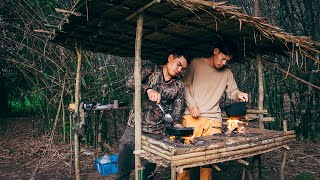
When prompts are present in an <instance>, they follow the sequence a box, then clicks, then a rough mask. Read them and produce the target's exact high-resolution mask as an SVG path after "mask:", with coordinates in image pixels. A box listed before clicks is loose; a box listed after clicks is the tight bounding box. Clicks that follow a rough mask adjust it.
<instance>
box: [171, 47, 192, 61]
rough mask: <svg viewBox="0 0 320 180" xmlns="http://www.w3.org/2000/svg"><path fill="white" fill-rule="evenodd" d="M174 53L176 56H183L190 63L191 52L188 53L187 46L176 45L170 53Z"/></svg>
mask: <svg viewBox="0 0 320 180" xmlns="http://www.w3.org/2000/svg"><path fill="white" fill-rule="evenodd" d="M170 54H172V55H173V57H174V58H180V57H181V56H183V57H184V58H185V59H186V60H187V62H188V63H189V61H190V60H189V54H188V53H187V51H186V49H185V48H181V47H176V48H174V49H173V50H172V51H170V53H169V55H170Z"/></svg>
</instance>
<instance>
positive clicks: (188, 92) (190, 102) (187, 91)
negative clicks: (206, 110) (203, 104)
mask: <svg viewBox="0 0 320 180" xmlns="http://www.w3.org/2000/svg"><path fill="white" fill-rule="evenodd" d="M194 73H195V67H194V64H193V63H192V62H191V64H190V65H189V66H188V68H187V71H186V74H185V76H184V79H183V83H184V85H185V88H184V97H185V100H186V104H187V106H188V107H190V108H191V107H194V106H197V103H196V101H195V100H194V98H193V93H192V84H193V79H194Z"/></svg>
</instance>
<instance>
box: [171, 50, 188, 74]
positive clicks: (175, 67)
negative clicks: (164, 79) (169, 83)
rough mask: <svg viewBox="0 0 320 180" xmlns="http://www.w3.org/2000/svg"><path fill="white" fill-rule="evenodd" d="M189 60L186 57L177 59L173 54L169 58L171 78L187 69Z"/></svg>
mask: <svg viewBox="0 0 320 180" xmlns="http://www.w3.org/2000/svg"><path fill="white" fill-rule="evenodd" d="M187 64H188V63H187V60H186V58H185V57H184V56H180V57H179V58H175V57H174V56H173V55H172V54H171V55H170V56H169V57H168V63H167V67H168V73H169V75H170V76H171V77H176V76H178V75H179V74H180V73H182V72H183V71H184V70H185V69H186V68H187Z"/></svg>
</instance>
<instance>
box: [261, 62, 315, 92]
mask: <svg viewBox="0 0 320 180" xmlns="http://www.w3.org/2000/svg"><path fill="white" fill-rule="evenodd" d="M263 61H264V62H265V63H267V64H268V65H271V66H273V67H275V68H277V69H278V70H279V71H281V72H283V73H285V74H286V75H289V76H291V77H293V78H294V79H296V80H298V81H300V82H302V83H304V84H307V85H309V86H311V87H313V88H315V89H318V90H320V87H319V86H316V85H314V84H311V83H309V82H308V81H305V80H303V79H301V78H299V77H297V76H295V75H293V74H291V73H289V72H288V71H286V70H284V69H282V68H280V67H279V66H278V65H277V64H275V63H271V62H269V61H267V60H265V59H263Z"/></svg>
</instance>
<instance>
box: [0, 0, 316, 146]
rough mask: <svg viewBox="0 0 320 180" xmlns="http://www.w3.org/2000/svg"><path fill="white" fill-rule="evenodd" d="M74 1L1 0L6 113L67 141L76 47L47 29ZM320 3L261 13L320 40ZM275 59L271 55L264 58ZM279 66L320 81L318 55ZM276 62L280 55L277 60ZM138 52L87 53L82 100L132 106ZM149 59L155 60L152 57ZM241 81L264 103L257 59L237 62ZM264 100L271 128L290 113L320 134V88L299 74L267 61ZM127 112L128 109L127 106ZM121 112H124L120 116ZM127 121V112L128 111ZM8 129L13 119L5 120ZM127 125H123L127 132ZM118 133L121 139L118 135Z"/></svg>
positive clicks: (304, 133) (266, 8) (271, 1)
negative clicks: (33, 119) (131, 78)
mask: <svg viewBox="0 0 320 180" xmlns="http://www.w3.org/2000/svg"><path fill="white" fill-rule="evenodd" d="M74 3H75V1H73V0H64V1H61V0H4V1H1V2H0V9H1V10H0V27H1V32H0V43H1V44H0V87H1V88H0V115H1V117H17V116H20V117H21V116H23V117H26V116H39V117H41V118H40V119H41V120H40V122H37V123H38V124H39V126H40V129H41V132H43V133H46V132H50V131H51V130H52V129H53V128H56V130H57V131H58V134H60V135H61V136H58V137H60V138H63V139H64V141H67V140H66V137H67V136H68V132H69V128H70V123H69V121H68V120H65V119H66V117H67V114H68V113H67V112H65V110H66V109H67V107H68V104H69V103H72V102H73V101H74V100H73V99H74V88H75V86H74V85H75V77H76V75H75V72H76V67H77V64H76V62H77V61H76V53H75V50H74V49H65V48H63V47H61V46H58V45H56V44H53V43H51V42H50V40H49V38H48V34H46V32H39V30H43V29H46V28H48V27H50V25H51V24H56V23H57V22H59V20H60V19H61V17H60V15H59V14H58V13H57V12H56V11H55V8H61V9H70V8H71V7H72V6H73V5H74ZM227 3H230V4H235V5H237V6H239V7H240V8H241V9H240V11H242V12H244V13H247V14H249V15H253V14H254V1H253V0H249V1H242V0H230V1H227ZM319 9H320V2H319V1H311V0H288V1H279V0H260V16H262V17H266V18H267V19H268V20H269V21H270V23H271V24H273V25H275V26H278V27H281V28H282V29H284V31H286V32H290V33H293V34H295V35H300V36H311V37H312V39H313V40H314V41H317V42H319V41H320V26H319V24H320V12H319ZM263 58H269V59H270V58H271V57H263ZM272 58H274V59H277V62H279V63H278V66H279V67H281V68H282V69H285V70H287V71H288V72H289V73H291V74H293V75H295V76H297V77H298V78H301V79H303V80H305V81H307V82H309V83H311V84H314V85H317V86H319V84H320V73H319V71H320V67H319V64H317V63H315V62H314V61H308V60H307V59H305V58H307V57H303V58H304V59H300V60H295V59H288V58H285V57H282V56H274V57H272ZM271 61H272V59H271ZM133 63H134V59H133V58H123V57H115V56H111V55H106V54H100V53H92V52H85V55H84V60H83V69H82V70H83V71H82V80H81V83H82V86H81V101H87V100H91V101H97V102H100V103H102V104H108V103H112V102H113V100H114V99H118V100H120V101H121V102H122V104H123V105H126V106H130V104H131V102H132V97H133V96H132V94H130V93H128V91H127V89H126V87H125V86H124V84H125V82H126V78H127V77H128V75H129V74H130V73H132V70H133ZM144 63H147V61H144ZM230 66H231V68H232V69H233V72H234V76H235V77H236V81H237V83H238V86H239V88H240V89H241V90H243V91H244V92H249V94H250V99H251V100H250V103H249V106H250V107H251V108H256V107H257V101H258V99H257V98H258V80H257V72H256V71H255V69H256V63H255V61H254V60H247V61H246V63H241V64H240V63H232V64H230ZM263 78H264V82H265V84H264V88H265V102H264V107H265V109H267V110H268V113H269V115H270V116H272V117H274V118H275V121H274V122H268V123H266V128H268V129H275V130H280V129H282V120H287V121H288V126H289V129H293V130H295V131H296V133H297V137H298V138H299V139H301V138H305V139H310V140H313V141H318V140H319V139H320V131H319V129H320V111H319V107H320V100H319V93H320V92H319V90H317V89H315V88H313V87H311V86H309V85H308V84H305V83H301V82H300V81H298V80H296V79H293V78H292V77H290V76H288V74H286V73H283V72H281V71H279V70H278V69H276V68H274V67H273V66H269V65H268V64H265V65H264V66H263ZM124 113H127V112H125V111H124ZM116 116H117V115H116ZM121 117H122V119H123V121H124V122H125V121H126V119H125V118H126V116H125V115H123V114H121ZM0 123H1V125H0V132H1V130H3V129H5V123H2V122H0ZM122 131H123V129H121V130H120V132H122ZM116 139H117V138H116Z"/></svg>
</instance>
